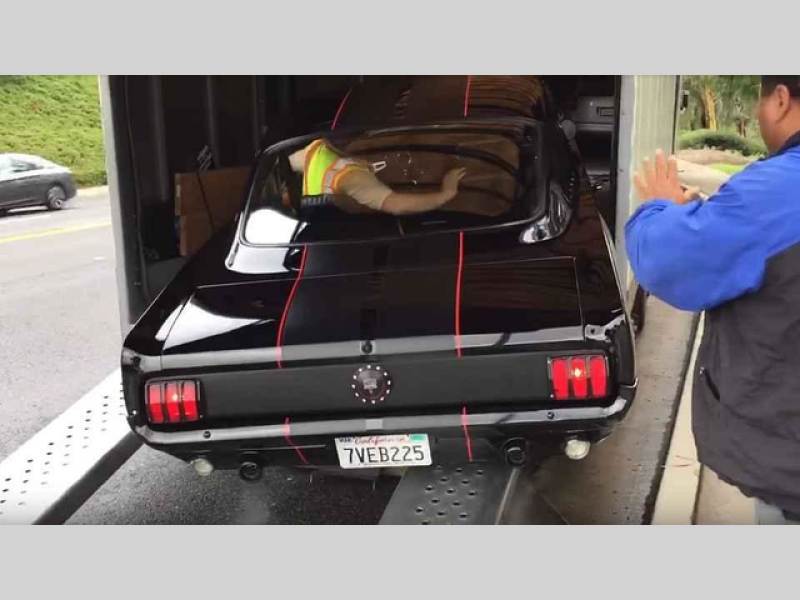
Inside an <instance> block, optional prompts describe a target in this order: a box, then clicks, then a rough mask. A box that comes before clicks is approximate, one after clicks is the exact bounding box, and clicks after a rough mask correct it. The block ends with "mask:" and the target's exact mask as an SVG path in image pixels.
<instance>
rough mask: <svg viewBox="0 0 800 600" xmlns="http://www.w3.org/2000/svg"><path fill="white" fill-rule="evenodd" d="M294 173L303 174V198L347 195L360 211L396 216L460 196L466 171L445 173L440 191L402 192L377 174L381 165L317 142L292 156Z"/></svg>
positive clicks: (318, 140) (457, 169) (322, 141)
mask: <svg viewBox="0 0 800 600" xmlns="http://www.w3.org/2000/svg"><path fill="white" fill-rule="evenodd" d="M289 164H290V165H291V168H292V170H293V171H295V172H297V173H302V174H303V196H304V197H308V196H320V195H325V194H330V195H333V196H347V197H348V198H352V199H353V200H355V202H356V203H357V204H358V207H360V208H367V209H371V210H376V211H381V212H385V213H389V214H393V215H408V214H415V213H423V212H427V211H430V210H435V209H437V208H439V207H441V206H442V205H444V204H446V203H447V202H449V201H450V200H452V199H453V198H455V196H456V194H458V185H459V182H460V181H461V179H462V178H463V177H464V175H466V169H464V168H454V169H450V170H449V171H447V172H446V173H445V174H444V177H443V178H442V183H441V187H440V189H439V191H436V192H398V191H394V190H392V189H391V188H390V187H389V186H387V185H386V184H385V183H383V182H382V181H381V180H380V179H378V177H377V176H376V175H375V173H376V171H377V170H378V167H379V165H373V164H370V163H368V162H365V161H361V160H357V159H354V158H349V157H347V156H344V155H343V153H342V152H340V151H338V150H336V149H335V148H334V147H333V146H332V145H331V144H330V142H328V141H327V140H324V139H317V140H314V141H313V142H311V143H310V144H309V145H308V146H306V147H305V148H302V149H301V150H298V151H296V152H294V153H293V154H291V155H290V156H289Z"/></svg>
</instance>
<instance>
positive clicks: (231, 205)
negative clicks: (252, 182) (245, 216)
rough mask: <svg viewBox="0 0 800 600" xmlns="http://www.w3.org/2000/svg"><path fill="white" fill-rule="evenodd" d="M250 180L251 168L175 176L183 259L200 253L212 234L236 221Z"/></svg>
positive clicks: (176, 206) (235, 168) (176, 207)
mask: <svg viewBox="0 0 800 600" xmlns="http://www.w3.org/2000/svg"><path fill="white" fill-rule="evenodd" d="M249 176H250V167H234V168H229V169H216V170H213V171H207V172H205V173H200V174H198V173H177V174H176V175H175V215H176V216H177V217H178V218H179V227H178V235H179V238H180V253H181V256H191V255H192V254H194V253H195V252H197V251H198V250H199V249H200V248H201V247H202V246H203V244H205V243H206V242H207V241H208V240H209V239H210V238H211V236H212V235H213V233H215V232H216V231H219V230H220V229H222V228H223V227H225V226H226V225H227V224H228V223H230V222H231V221H232V220H233V219H234V217H235V216H236V215H237V214H238V212H239V211H240V210H241V209H242V207H243V206H244V197H245V192H246V189H247V182H248V178H249ZM204 197H205V199H204ZM212 223H213V225H214V227H213V230H212V227H211V224H212Z"/></svg>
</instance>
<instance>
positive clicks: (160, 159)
mask: <svg viewBox="0 0 800 600" xmlns="http://www.w3.org/2000/svg"><path fill="white" fill-rule="evenodd" d="M360 79H362V78H360V77H358V76H111V77H109V78H107V85H108V88H107V89H106V90H104V93H105V94H107V97H108V99H109V100H110V102H109V103H108V104H109V106H108V107H107V110H108V113H107V117H106V118H107V119H109V118H110V125H111V126H110V127H108V124H109V123H108V121H107V127H106V129H107V131H106V139H107V146H110V147H109V148H108V152H109V156H113V159H114V160H115V162H116V166H117V169H116V173H112V174H111V176H110V180H111V185H112V188H113V187H114V186H116V189H117V193H118V195H119V204H120V208H121V210H120V213H119V219H120V221H121V222H120V223H117V228H118V230H119V234H120V235H118V236H117V238H118V246H117V252H118V253H121V256H120V257H119V258H120V259H122V260H121V261H120V264H122V265H124V271H125V272H124V273H121V274H118V277H120V278H121V280H122V281H124V282H125V285H122V286H120V289H121V290H127V297H124V298H121V303H122V307H123V311H122V315H121V318H122V320H123V326H124V327H125V326H127V325H129V324H130V323H133V322H134V321H135V320H136V319H137V318H138V316H139V315H140V314H141V313H142V311H143V310H144V309H145V308H146V307H147V305H148V304H149V303H150V302H151V301H152V300H153V299H154V298H155V296H156V295H157V294H158V292H159V291H160V290H161V289H162V288H163V287H164V286H165V285H166V284H167V283H168V282H169V280H170V279H171V278H172V277H173V276H174V275H175V273H177V271H178V270H179V269H180V268H181V266H182V265H183V263H184V262H185V261H186V260H187V258H188V256H190V255H191V254H192V253H193V252H194V251H196V249H197V248H196V244H194V246H193V245H192V244H190V243H188V241H189V240H188V235H189V234H190V233H191V230H188V231H187V228H186V227H185V226H184V225H185V223H189V225H191V223H192V221H191V219H192V218H196V219H199V220H201V221H202V223H198V225H199V226H202V227H205V226H206V225H207V221H209V220H210V221H211V222H210V223H208V227H209V228H213V229H214V230H219V229H220V228H221V227H223V226H224V225H225V224H226V222H227V221H229V220H230V219H231V218H232V217H233V213H234V212H235V211H236V210H237V208H238V207H234V208H233V210H231V209H230V208H229V209H228V210H227V211H225V210H222V211H220V210H218V209H219V208H221V207H217V206H214V205H213V204H214V201H215V198H214V197H213V196H214V195H213V194H211V193H207V191H208V184H206V187H205V189H203V186H202V184H201V190H200V191H201V193H202V196H201V198H202V200H203V202H204V204H205V205H204V206H202V210H203V212H204V214H203V215H202V216H201V215H197V216H193V215H185V216H183V217H181V218H179V215H178V213H180V212H181V210H183V209H182V208H181V203H180V201H179V198H178V196H179V195H180V190H181V185H183V189H184V192H185V193H186V192H187V190H188V189H189V187H190V186H193V185H195V181H196V180H197V178H199V174H200V173H202V174H203V177H205V178H208V177H211V178H212V179H211V180H208V179H207V180H206V181H213V177H214V175H215V173H223V172H224V173H241V174H246V173H248V172H249V169H250V167H251V165H252V164H253V160H254V158H255V156H256V154H257V152H258V151H259V150H260V149H261V148H264V147H266V146H268V145H270V144H271V143H274V142H277V141H280V140H282V139H286V138H288V137H292V136H295V135H301V134H304V133H311V132H313V131H324V130H326V129H329V128H330V126H331V123H332V120H333V119H334V118H335V115H336V113H337V108H338V107H339V105H340V103H341V102H342V99H343V98H344V96H345V95H346V94H347V93H348V90H349V89H350V88H351V87H352V86H353V84H355V83H357V82H358V81H359V80H360ZM543 79H544V82H545V84H546V85H547V88H548V89H549V90H550V93H551V94H552V104H553V105H555V106H556V107H557V110H558V111H559V113H560V114H561V115H562V118H563V119H565V120H567V121H569V122H570V123H566V124H565V126H564V129H565V131H566V132H567V133H568V135H569V134H571V135H572V136H574V139H575V142H576V143H577V146H578V148H579V151H580V152H581V155H582V156H583V159H584V162H585V164H586V167H587V171H588V174H589V176H590V179H591V181H592V183H593V185H594V186H595V187H596V189H597V197H598V203H599V205H600V209H601V211H602V213H603V215H604V216H605V218H606V221H607V223H608V224H609V227H610V229H611V231H612V232H613V231H614V230H615V227H614V222H615V216H616V215H615V201H614V199H615V196H616V172H617V169H616V161H617V156H616V148H617V139H616V136H617V131H618V114H619V104H620V80H621V78H620V77H618V76H548V77H544V78H543ZM572 124H574V126H573V125H572ZM108 130H111V131H113V135H111V136H109V131H108ZM195 176H197V177H195ZM115 179H116V181H115ZM238 179H239V181H240V187H239V188H236V189H237V193H236V197H237V200H236V202H237V203H239V206H241V202H240V200H239V199H241V201H243V200H244V194H243V193H242V191H243V189H244V187H245V186H246V181H247V179H246V175H245V176H239V177H238ZM181 182H183V183H181ZM229 195H231V194H229ZM185 204H186V202H184V205H185ZM176 208H177V209H178V210H177V211H176ZM205 213H207V214H205ZM212 215H213V216H214V217H216V218H213V217H212ZM207 217H211V218H210V219H208V218H207ZM181 219H183V220H182V221H181ZM179 222H180V224H179ZM182 237H183V238H184V239H182Z"/></svg>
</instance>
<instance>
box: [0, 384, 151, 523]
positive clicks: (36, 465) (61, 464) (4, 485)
mask: <svg viewBox="0 0 800 600" xmlns="http://www.w3.org/2000/svg"><path fill="white" fill-rule="evenodd" d="M138 447H139V440H138V439H137V438H136V437H134V435H133V433H132V432H131V430H130V428H129V427H128V424H127V422H126V420H125V404H124V402H123V400H122V386H121V379H120V373H119V371H118V370H117V371H114V372H113V373H111V375H109V376H108V377H107V378H106V379H105V380H103V381H102V382H101V383H100V384H99V385H97V386H96V387H95V388H94V389H93V390H92V391H90V392H89V393H88V394H86V395H85V396H83V398H81V399H80V400H78V402H76V403H75V404H73V405H72V406H71V407H70V408H69V409H67V410H66V411H65V412H64V413H62V414H61V415H60V416H59V417H57V418H56V419H54V420H53V421H52V422H51V423H50V424H49V425H47V426H46V427H45V428H44V429H42V430H41V431H39V433H37V434H36V435H34V436H33V437H32V438H31V439H30V440H28V441H27V442H26V443H25V444H23V445H22V446H20V447H19V448H18V449H17V450H16V451H15V452H14V453H13V454H11V455H10V456H9V457H8V458H6V459H5V460H4V461H3V462H2V463H0V524H33V523H63V522H64V521H65V520H66V519H68V518H69V516H70V515H71V514H72V513H73V512H74V511H75V510H77V509H78V508H79V507H80V506H81V504H83V502H85V501H86V499H87V498H89V497H90V496H91V495H92V494H93V493H94V491H95V490H96V489H97V488H98V487H100V486H101V485H102V484H103V482H105V481H106V479H108V478H109V477H110V476H111V474H112V473H114V471H116V470H117V468H118V467H119V466H120V465H122V464H123V463H124V462H125V461H126V460H127V459H128V458H129V457H130V456H131V454H133V453H134V452H135V451H136V449H137V448H138Z"/></svg>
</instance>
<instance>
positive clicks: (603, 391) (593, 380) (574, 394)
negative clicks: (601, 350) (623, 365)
mask: <svg viewBox="0 0 800 600" xmlns="http://www.w3.org/2000/svg"><path fill="white" fill-rule="evenodd" d="M550 385H551V388H552V391H553V398H555V399H556V400H585V399H586V398H603V397H604V396H606V395H608V363H607V361H606V358H605V356H601V355H597V354H593V355H587V356H559V357H556V358H551V359H550Z"/></svg>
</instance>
